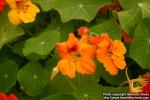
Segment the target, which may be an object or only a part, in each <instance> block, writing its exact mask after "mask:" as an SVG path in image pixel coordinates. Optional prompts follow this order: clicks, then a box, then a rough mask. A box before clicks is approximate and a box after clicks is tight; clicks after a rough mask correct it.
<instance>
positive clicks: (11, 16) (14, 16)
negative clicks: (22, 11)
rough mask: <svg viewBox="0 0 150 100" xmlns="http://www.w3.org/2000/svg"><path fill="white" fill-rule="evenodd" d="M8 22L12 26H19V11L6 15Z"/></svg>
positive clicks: (12, 11)
mask: <svg viewBox="0 0 150 100" xmlns="http://www.w3.org/2000/svg"><path fill="white" fill-rule="evenodd" d="M8 17H9V21H10V22H11V23H13V24H14V25H18V24H21V23H22V21H21V20H20V16H19V11H18V10H11V11H9V13H8Z"/></svg>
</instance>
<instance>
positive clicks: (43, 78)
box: [18, 62, 49, 96]
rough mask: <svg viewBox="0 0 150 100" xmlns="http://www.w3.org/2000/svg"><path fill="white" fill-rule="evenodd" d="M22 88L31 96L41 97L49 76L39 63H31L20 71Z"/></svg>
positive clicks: (19, 76) (19, 77) (19, 78)
mask: <svg viewBox="0 0 150 100" xmlns="http://www.w3.org/2000/svg"><path fill="white" fill-rule="evenodd" d="M18 80H19V83H20V85H21V88H22V89H23V90H24V91H25V92H26V93H27V94H28V95H30V96H35V95H39V94H40V93H41V92H42V90H43V89H44V87H45V86H46V85H47V83H48V80H49V76H48V73H47V72H46V71H45V69H44V68H43V67H42V66H41V65H40V64H39V63H38V62H29V63H28V64H27V65H25V66H24V67H23V68H22V69H20V70H19V73H18Z"/></svg>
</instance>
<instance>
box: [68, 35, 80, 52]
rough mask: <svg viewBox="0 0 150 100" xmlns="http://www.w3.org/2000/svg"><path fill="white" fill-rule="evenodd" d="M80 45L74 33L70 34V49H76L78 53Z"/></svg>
mask: <svg viewBox="0 0 150 100" xmlns="http://www.w3.org/2000/svg"><path fill="white" fill-rule="evenodd" d="M78 43H79V40H78V39H77V38H76V37H75V36H74V34H73V33H70V34H69V37H68V40H67V47H68V48H69V49H75V50H74V51H76V50H77V47H78Z"/></svg>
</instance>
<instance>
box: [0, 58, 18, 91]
mask: <svg viewBox="0 0 150 100" xmlns="http://www.w3.org/2000/svg"><path fill="white" fill-rule="evenodd" d="M17 72H18V65H17V64H16V63H15V62H14V61H11V60H5V61H3V62H0V90H2V91H4V92H6V91H8V90H9V89H10V88H11V87H13V86H14V85H15V83H16V81H17Z"/></svg>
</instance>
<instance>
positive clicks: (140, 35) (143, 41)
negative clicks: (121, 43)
mask: <svg viewBox="0 0 150 100" xmlns="http://www.w3.org/2000/svg"><path fill="white" fill-rule="evenodd" d="M149 26H150V19H145V20H144V21H143V22H141V23H140V24H139V25H138V27H137V28H136V30H135V33H134V38H133V43H132V44H131V47H130V57H131V58H133V59H134V60H135V61H136V62H137V63H138V64H139V65H140V66H142V67H143V68H148V67H150V62H149V59H150V28H149Z"/></svg>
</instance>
